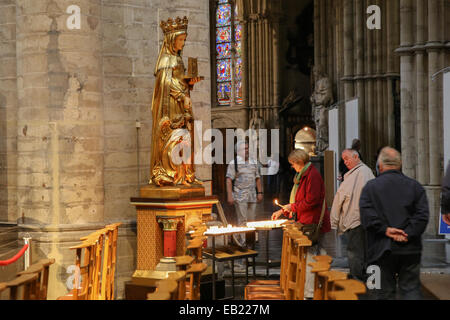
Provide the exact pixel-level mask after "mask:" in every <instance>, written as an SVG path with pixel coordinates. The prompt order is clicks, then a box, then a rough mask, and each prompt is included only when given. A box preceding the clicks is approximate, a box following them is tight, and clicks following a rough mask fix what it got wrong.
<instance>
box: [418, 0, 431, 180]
mask: <svg viewBox="0 0 450 320" xmlns="http://www.w3.org/2000/svg"><path fill="white" fill-rule="evenodd" d="M425 5H426V3H425V1H424V0H416V48H417V52H416V95H417V96H416V101H417V103H416V116H417V118H416V119H417V120H416V121H417V150H418V154H417V156H418V162H419V165H418V166H417V180H418V181H419V182H420V183H421V184H427V183H428V181H429V169H428V168H429V161H428V160H429V157H428V134H427V131H428V122H427V121H426V119H427V115H426V109H427V108H426V102H425V97H426V95H425V94H426V93H425V85H426V83H427V81H426V78H427V73H426V72H425V66H424V59H425V57H424V52H423V45H424V44H425V19H424V15H425Z"/></svg>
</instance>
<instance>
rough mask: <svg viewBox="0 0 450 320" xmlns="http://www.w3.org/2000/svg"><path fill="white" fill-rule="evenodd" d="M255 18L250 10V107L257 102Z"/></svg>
mask: <svg viewBox="0 0 450 320" xmlns="http://www.w3.org/2000/svg"><path fill="white" fill-rule="evenodd" d="M256 20H257V15H256V14H254V13H253V12H252V14H251V16H250V39H249V44H250V50H249V51H250V63H251V65H250V70H251V72H250V78H249V89H250V96H251V104H250V105H251V107H255V106H256V104H257V101H256V98H257V92H256V89H257V87H256V79H257V73H256Z"/></svg>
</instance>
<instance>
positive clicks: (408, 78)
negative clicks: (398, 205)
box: [398, 0, 416, 178]
mask: <svg viewBox="0 0 450 320" xmlns="http://www.w3.org/2000/svg"><path fill="white" fill-rule="evenodd" d="M412 11H413V8H412V0H400V49H399V50H398V51H400V53H401V54H402V56H401V58H400V70H401V71H400V77H401V88H400V89H401V128H402V160H403V172H404V173H405V175H407V176H409V177H412V178H415V177H416V171H415V167H416V148H415V145H416V138H415V119H414V118H415V117H414V111H415V110H414V109H415V108H413V107H414V106H413V94H414V87H413V82H412V79H413V77H414V74H413V57H412V56H411V54H410V53H409V52H408V48H409V47H410V46H411V45H412V43H413V39H412V36H413V28H412V22H413V20H412V18H413V12H412ZM402 48H405V52H402Z"/></svg>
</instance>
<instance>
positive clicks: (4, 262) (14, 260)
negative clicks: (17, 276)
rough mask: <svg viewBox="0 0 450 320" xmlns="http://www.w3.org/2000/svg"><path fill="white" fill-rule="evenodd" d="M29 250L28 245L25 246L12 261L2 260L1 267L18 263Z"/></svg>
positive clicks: (0, 261)
mask: <svg viewBox="0 0 450 320" xmlns="http://www.w3.org/2000/svg"><path fill="white" fill-rule="evenodd" d="M27 249H28V244H25V245H24V246H23V248H22V249H20V251H19V252H18V253H17V254H16V255H15V256H14V257H12V258H11V259H8V260H0V266H7V265H9V264H11V263H14V262H16V261H17V260H19V258H20V257H22V256H23V254H24V253H25V251H26V250H27Z"/></svg>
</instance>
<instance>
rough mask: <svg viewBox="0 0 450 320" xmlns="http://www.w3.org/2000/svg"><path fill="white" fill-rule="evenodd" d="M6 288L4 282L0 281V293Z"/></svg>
mask: <svg viewBox="0 0 450 320" xmlns="http://www.w3.org/2000/svg"><path fill="white" fill-rule="evenodd" d="M7 288H8V286H7V285H6V283H5V282H0V293H2V292H3V291H5V290H6V289H7Z"/></svg>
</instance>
